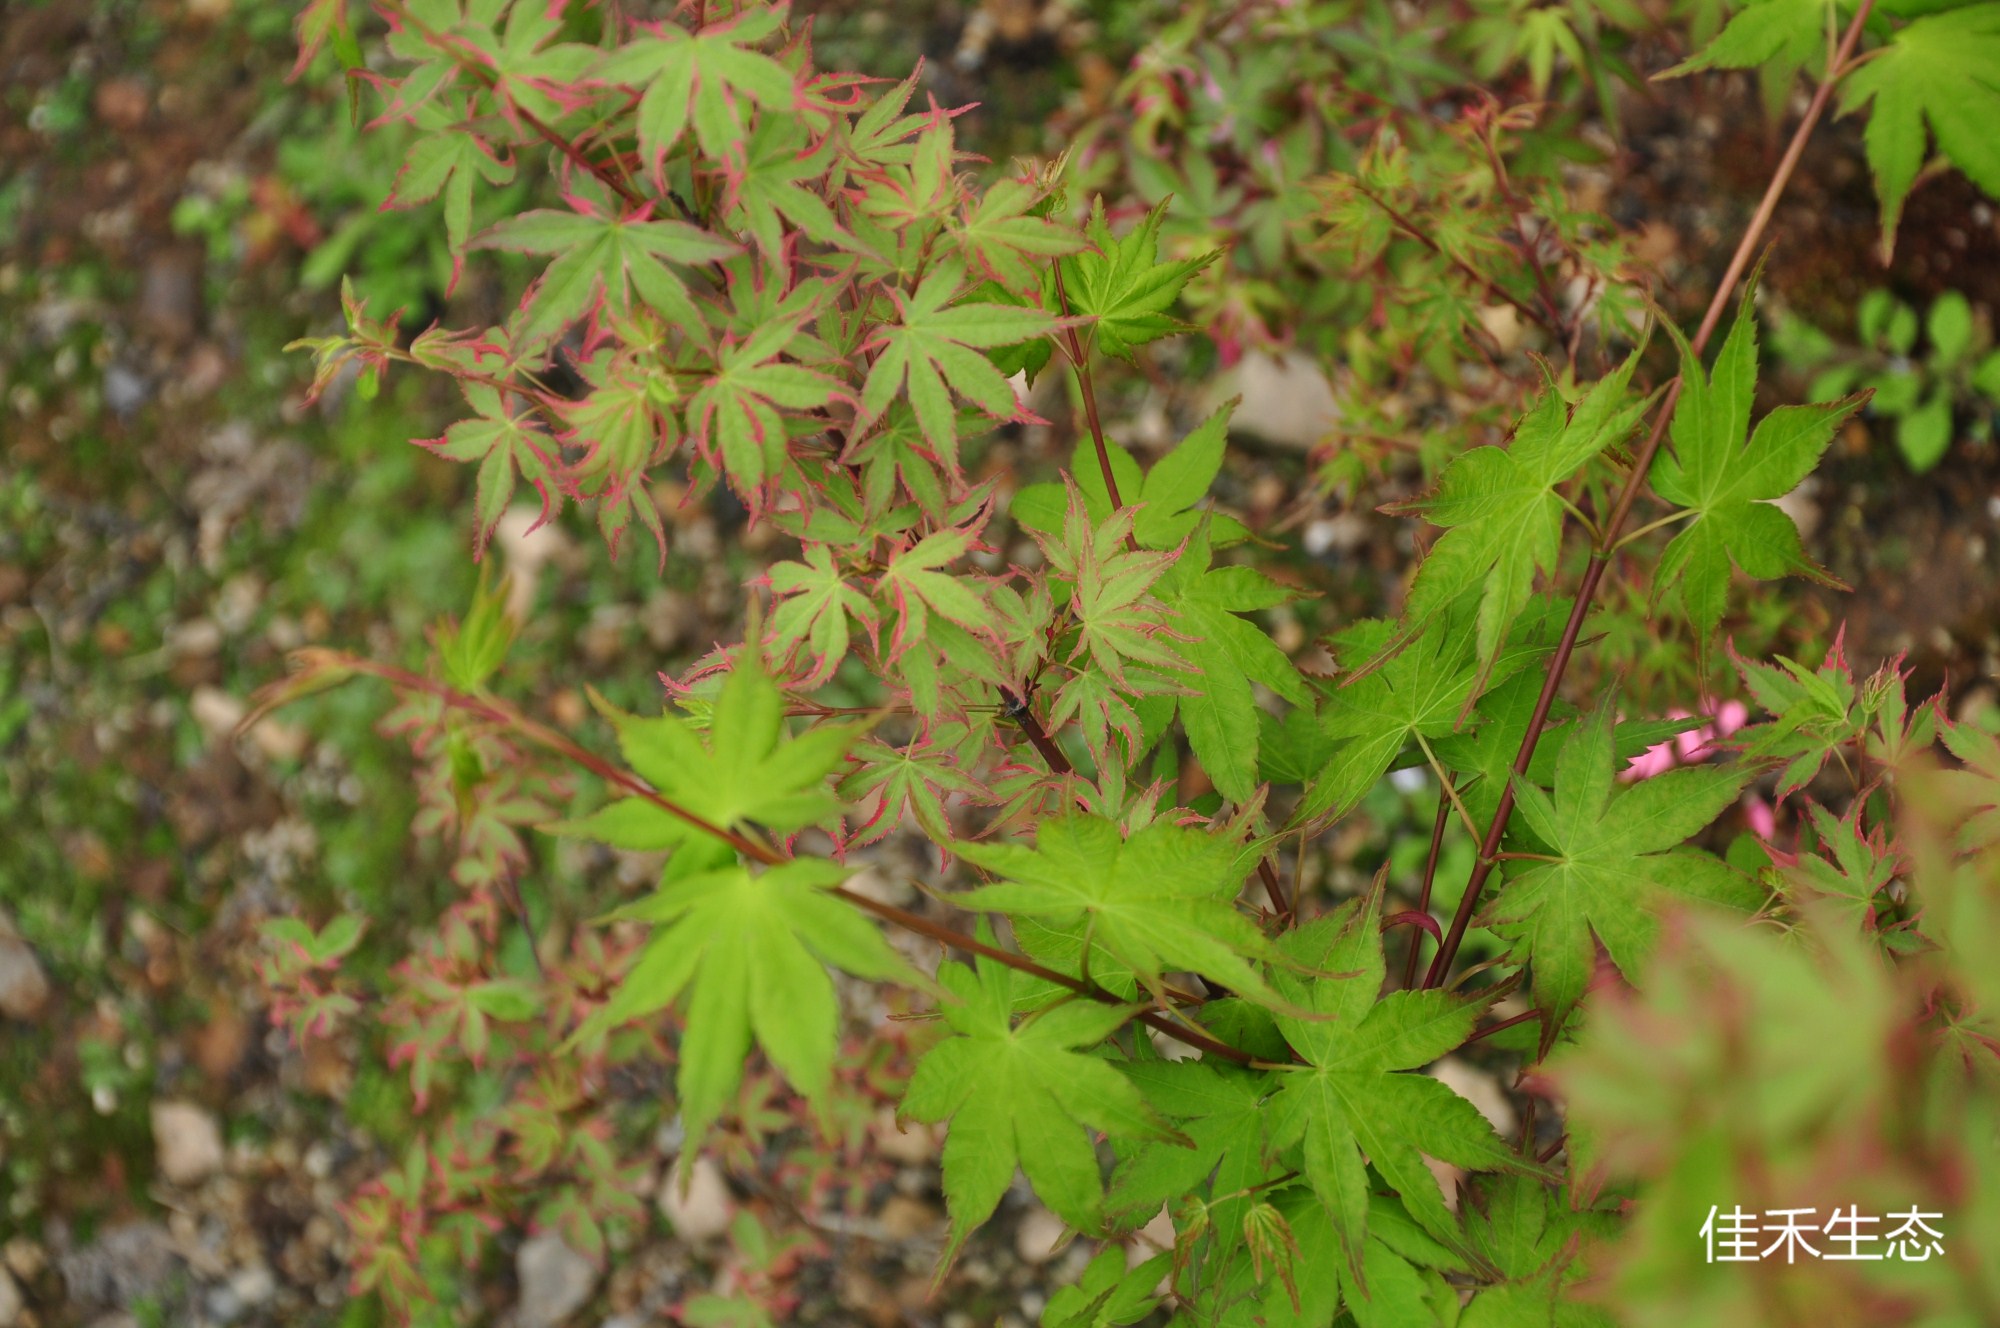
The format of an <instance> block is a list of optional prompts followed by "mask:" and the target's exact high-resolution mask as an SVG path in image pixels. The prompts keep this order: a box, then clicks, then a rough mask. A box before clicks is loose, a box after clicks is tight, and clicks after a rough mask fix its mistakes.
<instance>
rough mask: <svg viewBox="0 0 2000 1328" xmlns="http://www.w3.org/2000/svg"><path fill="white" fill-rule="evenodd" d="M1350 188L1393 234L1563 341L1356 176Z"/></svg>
mask: <svg viewBox="0 0 2000 1328" xmlns="http://www.w3.org/2000/svg"><path fill="white" fill-rule="evenodd" d="M1354 188H1355V189H1356V190H1357V191H1358V192H1359V193H1360V194H1361V195H1362V197H1364V198H1366V199H1367V200H1368V201H1369V202H1371V203H1373V204H1374V205H1375V206H1376V207H1378V208H1381V209H1382V212H1383V214H1384V215H1386V216H1387V217H1388V218H1389V220H1390V221H1392V222H1394V223H1395V225H1396V229H1397V230H1399V231H1401V232H1403V234H1405V235H1407V236H1409V237H1410V238H1411V239H1412V240H1415V241H1416V242H1417V243H1418V244H1421V245H1422V246H1423V247H1424V248H1426V249H1428V250H1430V251H1431V252H1432V253H1434V254H1436V255H1437V256H1438V257H1439V258H1442V259H1444V260H1445V261H1446V262H1447V263H1450V264H1451V265H1452V266H1453V267H1455V268H1457V269H1458V270H1459V271H1460V272H1462V273H1464V274H1465V275H1466V276H1467V277H1468V278H1470V279H1471V280H1472V281H1474V282H1475V283H1477V284H1478V286H1479V288H1480V289H1481V290H1483V291H1485V292H1486V293H1487V294H1488V295H1491V296H1494V297H1495V298H1497V299H1501V300H1505V301H1506V302H1507V303H1508V304H1511V305H1513V306H1514V308H1515V310H1516V311H1517V312H1519V313H1520V314H1521V315H1523V316H1524V317H1526V318H1527V319H1528V321H1530V322H1532V323H1533V324H1535V326H1537V327H1539V328H1541V329H1542V330H1543V331H1544V332H1547V333H1548V334H1549V335H1550V336H1552V337H1554V338H1555V339H1556V340H1557V341H1563V340H1564V339H1565V338H1566V335H1567V334H1566V333H1565V332H1564V331H1563V329H1562V327H1561V326H1560V325H1559V324H1557V323H1555V322H1552V321H1551V320H1550V318H1549V316H1548V315H1546V314H1544V313H1543V312H1542V311H1541V310H1539V309H1537V308H1535V307H1534V306H1533V305H1531V304H1529V303H1528V302H1527V301H1526V300H1523V299H1521V298H1520V297H1519V296H1517V295H1515V294H1513V293H1512V292H1511V291H1509V290H1507V289H1506V288H1505V287H1504V286H1501V285H1500V284H1499V283H1498V282H1496V281H1494V280H1493V278H1491V277H1489V276H1487V275H1486V274H1485V273H1483V272H1481V271H1480V270H1479V269H1478V268H1476V267H1474V266H1472V264H1470V263H1468V262H1466V261H1465V260H1464V259H1463V258H1460V257H1459V256H1458V255H1457V254H1453V253H1449V252H1447V251H1446V250H1445V248H1444V246H1443V245H1441V244H1439V243H1438V242H1437V241H1436V240H1435V239H1433V238H1432V237H1431V236H1430V235H1429V234H1428V233H1426V232H1425V230H1424V229H1423V227H1421V226H1419V225H1417V223H1416V222H1414V221H1412V220H1411V219H1410V218H1408V217H1406V216H1404V215H1403V214H1402V213H1401V212H1400V211H1398V210H1397V208H1396V205H1395V204H1394V203H1391V202H1390V201H1389V200H1388V199H1386V198H1384V197H1382V195H1380V194H1378V193H1376V192H1375V191H1374V190H1373V189H1370V188H1369V187H1368V186H1367V185H1365V184H1363V183H1361V180H1360V177H1358V176H1357V177H1355V179H1354Z"/></svg>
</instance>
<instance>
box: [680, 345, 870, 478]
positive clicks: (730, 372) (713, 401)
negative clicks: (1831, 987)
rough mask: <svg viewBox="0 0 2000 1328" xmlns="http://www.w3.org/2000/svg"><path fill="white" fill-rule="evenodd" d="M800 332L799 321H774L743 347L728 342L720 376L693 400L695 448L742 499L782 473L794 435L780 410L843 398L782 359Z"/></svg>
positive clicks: (719, 356)
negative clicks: (713, 463)
mask: <svg viewBox="0 0 2000 1328" xmlns="http://www.w3.org/2000/svg"><path fill="white" fill-rule="evenodd" d="M798 331H799V322H798V321H797V320H776V321H773V322H768V323H765V324H763V325H762V326H760V327H758V328H756V329H755V330H754V331H752V332H751V333H750V334H749V335H748V336H747V337H745V338H743V339H742V340H741V341H737V340H734V339H733V338H731V339H726V340H725V341H724V342H723V344H722V346H721V347H720V349H718V350H717V352H716V356H715V372H714V373H712V374H710V375H709V376H708V377H707V378H706V379H704V380H703V381H702V384H701V386H700V387H698V388H696V389H695V391H694V394H693V395H692V396H690V397H689V398H688V404H687V425H688V432H689V433H690V434H692V435H693V437H694V441H695V446H696V447H697V448H699V449H700V450H701V451H702V452H703V453H704V454H706V455H709V456H711V457H713V456H715V455H716V454H718V453H719V454H720V467H719V468H720V469H722V470H724V471H726V472H727V473H728V475H729V478H730V480H731V481H732V482H733V483H734V484H735V486H736V489H737V491H738V492H739V493H742V494H749V495H754V494H755V493H756V492H757V490H758V488H759V487H760V486H762V484H763V483H764V481H765V480H766V479H767V478H769V477H770V476H773V475H776V474H777V473H778V472H779V471H780V470H782V469H783V468H784V464H785V445H786V444H787V443H788V442H789V441H790V438H791V435H790V433H789V431H788V430H787V429H786V427H785V421H784V417H783V416H781V415H780V414H779V413H778V412H779V411H780V410H787V411H809V410H816V409H818V408H820V407H822V406H824V405H826V404H827V403H828V402H830V401H832V400H833V399H834V398H835V397H836V396H841V395H844V393H842V392H841V389H840V385H839V384H838V383H836V382H835V381H834V380H833V379H831V378H828V377H827V376H826V375H825V374H821V373H815V372H814V371H812V370H811V369H807V368H804V367H802V366H800V365H796V364H786V363H784V362H783V361H781V360H780V359H779V358H778V357H779V356H781V355H783V354H784V353H785V349H786V347H788V346H789V345H791V343H792V339H793V338H794V337H796V336H797V335H798Z"/></svg>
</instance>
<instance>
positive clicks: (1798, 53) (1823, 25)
mask: <svg viewBox="0 0 2000 1328" xmlns="http://www.w3.org/2000/svg"><path fill="white" fill-rule="evenodd" d="M1834 11H1835V5H1834V3H1833V0H1751V3H1749V4H1746V5H1745V6H1743V8H1741V9H1739V10H1738V11H1737V12H1736V14H1735V15H1734V16H1733V17H1732V18H1731V19H1730V20H1729V23H1728V25H1727V26H1725V27H1724V28H1723V29H1722V31H1721V32H1719V33H1717V34H1716V35H1715V37H1714V39H1713V40H1711V41H1710V42H1709V43H1708V44H1707V45H1706V46H1704V47H1702V49H1701V50H1700V51H1698V52H1696V53H1695V54H1694V55H1692V56H1690V57H1689V58H1687V59H1686V60H1683V61H1682V62H1681V63H1679V64H1677V65H1675V66H1674V67H1673V68H1672V69H1669V70H1667V71H1666V72H1665V73H1664V74H1662V75H1660V77H1662V78H1675V77H1679V76H1680V75H1682V74H1691V73H1693V72H1695V71H1696V70H1698V69H1714V68H1722V69H1755V70H1758V71H1759V72H1760V73H1765V72H1766V71H1768V74H1767V77H1770V78H1771V79H1773V80H1775V81H1776V82H1778V83H1781V84H1782V85H1783V86H1785V87H1786V88H1789V87H1791V84H1792V80H1793V79H1794V78H1795V77H1796V76H1797V75H1798V72H1799V71H1800V70H1801V69H1804V68H1805V67H1806V66H1807V65H1809V64H1813V63H1816V62H1820V61H1823V60H1824V59H1825V58H1826V49H1827V46H1826V29H1827V23H1828V20H1829V18H1830V17H1831V16H1832V15H1833V14H1834Z"/></svg>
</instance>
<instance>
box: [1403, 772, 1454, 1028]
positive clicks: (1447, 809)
mask: <svg viewBox="0 0 2000 1328" xmlns="http://www.w3.org/2000/svg"><path fill="white" fill-rule="evenodd" d="M1451 805H1452V803H1451V790H1449V789H1446V788H1443V787H1442V786H1440V787H1439V789H1438V810H1437V819H1436V821H1435V822H1433V823H1432V825H1431V847H1430V852H1429V853H1427V854H1425V855H1424V884H1423V888H1422V889H1420V890H1419V891H1418V892H1417V909H1418V911H1419V912H1422V913H1425V914H1428V913H1429V912H1430V911H1431V888H1432V887H1433V886H1435V885H1436V884H1437V874H1438V858H1439V856H1440V855H1441V854H1442V853H1443V852H1444V831H1445V827H1446V826H1448V825H1450V824H1451ZM1432 935H1433V936H1435V935H1436V933H1432ZM1423 948H1424V938H1423V936H1422V934H1421V933H1415V932H1413V933H1411V936H1410V952H1409V954H1408V955H1406V956H1404V958H1403V990H1405V991H1408V990H1409V989H1410V988H1411V987H1413V986H1415V985H1416V981H1417V958H1418V956H1419V955H1420V954H1421V953H1422V951H1423Z"/></svg>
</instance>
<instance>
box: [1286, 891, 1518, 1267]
mask: <svg viewBox="0 0 2000 1328" xmlns="http://www.w3.org/2000/svg"><path fill="white" fill-rule="evenodd" d="M1381 904H1382V896H1381V892H1380V891H1379V890H1378V891H1373V892H1371V893H1370V894H1369V895H1368V896H1366V897H1365V898H1362V899H1355V900H1350V901H1349V902H1348V903H1346V904H1344V905H1342V906H1341V907H1340V908H1338V909H1336V910H1335V911H1334V912H1332V913H1330V914H1328V915H1326V916H1325V917H1322V918H1318V919H1316V920H1314V921H1313V922H1311V923H1308V924H1307V925H1306V926H1304V927H1301V928H1299V929H1297V930H1295V931H1292V932H1289V933H1287V934H1286V936H1285V937H1284V939H1283V940H1281V941H1280V942H1279V948H1280V949H1281V950H1282V951H1283V952H1284V953H1285V954H1286V955H1287V956H1288V957H1289V958H1291V959H1292V960H1293V961H1294V962H1295V963H1297V964H1299V965H1301V966H1303V967H1305V968H1307V969H1310V970H1312V971H1314V972H1317V973H1320V974H1324V975H1325V976H1320V977H1315V978H1303V977H1298V976H1294V975H1291V974H1287V973H1285V972H1283V971H1280V972H1278V973H1277V974H1276V975H1275V976H1274V978H1273V981H1274V983H1275V984H1276V985H1277V987H1278V989H1279V990H1280V992H1282V993H1283V994H1284V995H1286V996H1287V997H1288V998H1290V999H1291V1000H1292V1001H1293V1002H1294V1003H1295V1004H1297V1005H1299V1006H1301V1007H1303V1009H1304V1011H1306V1012H1308V1013H1309V1014H1310V1015H1311V1016H1315V1017H1307V1018H1300V1017H1296V1016H1293V1015H1288V1014H1285V1013H1283V1012H1280V1013H1278V1015H1277V1023H1278V1028H1279V1030H1280V1031H1281V1032H1283V1034H1284V1036H1285V1040H1286V1041H1287V1042H1289V1043H1290V1044H1291V1046H1292V1049H1293V1050H1294V1051H1295V1052H1297V1053H1298V1055H1299V1056H1300V1058H1301V1059H1302V1060H1304V1062H1305V1065H1304V1066H1303V1067H1302V1068H1300V1069H1295V1070H1289V1071H1286V1072H1285V1073H1284V1074H1283V1075H1282V1076H1280V1078H1281V1081H1282V1088H1281V1092H1280V1094H1279V1097H1278V1099H1277V1101H1276V1102H1275V1103H1274V1104H1273V1105H1272V1108H1271V1111H1272V1125H1271V1130H1272V1135H1273V1144H1274V1145H1275V1146H1276V1147H1279V1148H1288V1147H1290V1146H1291V1145H1293V1144H1295V1143H1300V1142H1303V1144H1304V1146H1305V1151H1304V1159H1305V1160H1304V1170H1305V1176H1306V1179H1307V1181H1308V1182H1309V1183H1310V1184H1311V1185H1312V1189H1313V1193H1314V1194H1315V1195H1317V1196H1318V1198H1319V1201H1320V1204H1321V1206H1322V1207H1324V1208H1325V1210H1326V1213H1327V1216H1328V1218H1329V1219H1330V1220H1331V1222H1332V1224H1333V1227H1334V1230H1335V1231H1336V1232H1338V1233H1339V1235H1340V1238H1341V1242H1342V1244H1343V1245H1344V1246H1345V1248H1346V1250H1347V1258H1348V1263H1349V1265H1350V1267H1352V1268H1354V1269H1357V1270H1360V1269H1362V1268H1363V1258H1364V1241H1365V1238H1366V1237H1367V1235H1368V1228H1369V1199H1368V1189H1369V1186H1368V1173H1367V1168H1366V1166H1364V1164H1363V1161H1362V1158H1363V1155H1364V1154H1365V1155H1366V1157H1367V1161H1368V1163H1370V1164H1372V1165H1373V1166H1374V1168H1375V1170H1376V1171H1378V1172H1380V1173H1381V1175H1382V1178H1383V1179H1384V1180H1385V1181H1387V1182H1388V1183H1389V1185H1390V1186H1391V1187H1392V1188H1394V1189H1395V1190H1396V1192H1397V1193H1398V1194H1400V1195H1401V1197H1402V1202H1403V1206H1404V1208H1405V1209H1406V1210H1408V1212H1409V1214H1410V1216H1411V1217H1412V1218H1413V1219H1415V1220H1416V1222H1417V1223H1418V1225H1420V1226H1421V1227H1422V1228H1423V1229H1424V1230H1425V1231H1426V1232H1428V1233H1429V1234H1430V1235H1431V1236H1432V1237H1434V1238H1435V1239H1437V1240H1439V1241H1441V1242H1443V1243H1444V1244H1445V1245H1446V1246H1447V1247H1449V1248H1451V1249H1453V1250H1458V1251H1463V1250H1464V1248H1465V1241H1464V1238H1463V1236H1462V1234H1461V1233H1460V1231H1459V1228H1458V1224H1457V1223H1456V1222H1455V1221H1453V1220H1452V1217H1451V1214H1450V1212H1449V1211H1448V1210H1447V1209H1446V1207H1445V1202H1444V1195H1443V1193H1442V1191H1440V1190H1439V1188H1438V1183H1437V1180H1436V1179H1435V1178H1434V1177H1433V1176H1432V1174H1431V1172H1430V1169H1429V1168H1428V1167H1426V1166H1425V1165H1424V1160H1423V1159H1424V1157H1425V1156H1429V1157H1434V1158H1437V1159H1438V1160H1439V1161H1443V1162H1449V1163H1451V1164H1453V1165H1454V1166H1460V1167H1465V1168H1467V1169H1468V1170H1479V1171H1494V1170H1526V1171H1535V1172H1539V1171H1540V1170H1541V1168H1538V1167H1537V1166H1536V1165H1535V1164H1534V1163H1533V1162H1531V1161H1529V1160H1528V1159H1526V1158H1524V1157H1523V1156H1521V1155H1520V1154H1519V1153H1517V1152H1515V1151H1514V1150H1513V1149H1511V1148H1509V1147H1508V1146H1507V1144H1506V1143H1505V1142H1504V1141H1502V1140H1501V1139H1500V1138H1499V1136H1497V1135H1495V1134H1494V1133H1493V1127H1492V1126H1490V1125H1488V1124H1487V1123H1486V1120H1485V1118H1484V1117H1482V1116H1481V1115H1480V1114H1479V1112H1478V1110H1477V1109H1476V1108H1475V1107H1473V1105H1472V1104H1471V1103H1470V1102H1467V1101H1466V1100H1465V1099H1464V1098H1462V1097H1460V1096H1459V1095H1458V1094H1456V1093H1454V1092H1453V1091H1452V1090H1451V1089H1449V1088H1447V1087H1446V1086H1445V1085H1444V1084H1443V1083H1441V1082H1440V1081H1438V1080H1436V1079H1433V1078H1430V1077H1429V1076H1427V1075H1423V1074H1412V1073H1405V1072H1406V1071H1412V1070H1416V1069H1418V1068H1420V1067H1422V1066H1424V1065H1427V1064H1429V1063H1430V1062H1432V1061H1434V1060H1436V1059H1437V1058H1438V1057H1440V1056H1442V1055H1444V1054H1445V1053H1446V1052H1448V1051H1451V1050H1453V1049H1454V1048H1456V1047H1458V1046H1460V1045H1462V1044H1463V1043H1464V1042H1465V1040H1466V1038H1468V1037H1470V1036H1471V1035H1472V1030H1473V1027H1474V1025H1475V1024H1476V1023H1477V1022H1478V1020H1479V1017H1480V1015H1481V1014H1482V1013H1483V1012H1484V1011H1485V1009H1486V1006H1487V1005H1488V1004H1489V1001H1488V1000H1469V1001H1468V1000H1464V999H1462V998H1460V997H1457V996H1454V995H1452V994H1450V993H1448V992H1443V991H1398V992H1392V993H1390V994H1389V995H1387V996H1380V997H1379V999H1378V994H1379V993H1380V991H1381V988H1382V979H1383V971H1384V970H1383V961H1382V921H1381Z"/></svg>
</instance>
